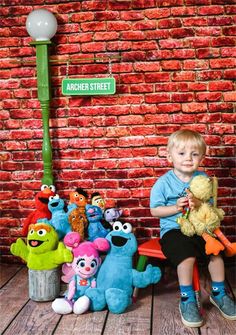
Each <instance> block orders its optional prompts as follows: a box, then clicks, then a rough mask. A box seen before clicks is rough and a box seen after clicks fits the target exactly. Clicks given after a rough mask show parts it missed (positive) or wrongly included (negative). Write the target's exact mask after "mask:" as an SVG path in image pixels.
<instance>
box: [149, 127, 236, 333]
mask: <svg viewBox="0 0 236 335" xmlns="http://www.w3.org/2000/svg"><path fill="white" fill-rule="evenodd" d="M205 152H206V144H205V142H204V139H203V138H202V136H201V135H200V134H199V133H197V132H195V131H192V130H188V129H185V130H178V131H177V132H175V133H173V134H172V135H171V136H170V138H169V141H168V145H167V158H168V161H169V162H171V163H172V164H173V169H172V170H170V171H168V172H167V173H165V174H164V175H163V176H161V177H160V178H159V179H158V180H157V182H156V183H155V184H154V186H153V188H152V190H151V197H150V207H151V214H152V215H153V216H155V217H159V218H160V237H161V246H162V251H163V253H164V255H165V256H166V257H167V259H169V260H170V262H171V263H172V264H173V265H174V266H176V267H177V275H178V280H179V287H180V293H181V300H180V304H179V310H180V314H181V319H182V322H183V324H184V325H186V326H189V327H200V326H201V325H202V324H203V319H202V317H201V315H200V314H199V311H198V307H197V304H196V299H195V294H194V291H193V287H192V275H193V265H194V262H195V258H196V257H201V258H203V257H204V258H205V259H206V260H207V261H208V262H209V263H208V269H209V272H210V276H211V279H212V293H211V295H210V301H211V303H212V304H213V305H215V306H216V307H217V308H218V309H219V311H220V312H221V314H222V315H223V316H224V317H225V318H226V319H229V320H236V304H235V303H234V302H233V301H232V300H231V299H230V297H229V296H228V295H227V294H226V292H225V285H224V280H225V275H224V272H225V270H224V262H223V259H222V257H221V255H217V256H214V255H210V256H206V254H205V241H204V240H203V238H202V237H200V236H197V235H194V236H193V237H188V236H185V235H183V234H182V233H181V231H180V226H179V225H178V224H177V221H176V219H177V218H178V216H181V214H182V213H181V210H182V209H183V208H185V207H187V206H188V207H189V208H190V209H194V208H198V207H199V206H200V205H201V201H200V200H198V199H196V198H194V197H193V195H192V194H191V193H189V192H188V194H187V193H186V189H188V188H189V183H190V181H191V179H192V178H193V177H195V176H197V175H199V174H204V175H206V174H205V173H204V172H202V171H198V167H199V165H200V162H201V160H202V158H203V157H204V155H205Z"/></svg>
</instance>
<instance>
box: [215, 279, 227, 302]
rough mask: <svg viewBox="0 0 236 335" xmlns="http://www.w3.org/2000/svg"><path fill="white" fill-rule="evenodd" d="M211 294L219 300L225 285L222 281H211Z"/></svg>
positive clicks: (223, 292)
mask: <svg viewBox="0 0 236 335" xmlns="http://www.w3.org/2000/svg"><path fill="white" fill-rule="evenodd" d="M211 294H212V296H213V297H214V298H215V299H221V298H222V297H223V296H224V295H225V294H226V293H225V283H224V282H223V281H221V282H217V281H213V282H212V283H211Z"/></svg>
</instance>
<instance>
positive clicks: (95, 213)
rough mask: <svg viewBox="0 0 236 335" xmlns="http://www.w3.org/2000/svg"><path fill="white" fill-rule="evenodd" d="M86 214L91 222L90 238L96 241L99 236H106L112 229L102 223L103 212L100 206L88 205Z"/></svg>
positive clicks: (89, 228)
mask: <svg viewBox="0 0 236 335" xmlns="http://www.w3.org/2000/svg"><path fill="white" fill-rule="evenodd" d="M85 211H86V216H87V219H88V222H89V225H88V239H89V240H90V241H94V240H95V238H98V237H106V235H107V234H108V233H109V231H110V230H108V229H106V228H104V227H103V225H102V222H101V221H102V218H103V212H102V209H101V208H100V207H98V206H93V205H86V206H85Z"/></svg>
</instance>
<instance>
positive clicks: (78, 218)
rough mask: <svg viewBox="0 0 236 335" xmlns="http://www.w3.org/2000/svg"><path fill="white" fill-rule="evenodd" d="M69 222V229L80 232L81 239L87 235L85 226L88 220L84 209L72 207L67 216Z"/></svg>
mask: <svg viewBox="0 0 236 335" xmlns="http://www.w3.org/2000/svg"><path fill="white" fill-rule="evenodd" d="M68 220H69V223H70V225H71V229H72V231H74V232H77V233H79V234H80V238H81V239H82V240H84V239H85V237H87V230H86V229H87V226H88V220H87V216H86V214H85V209H84V208H83V207H76V208H74V209H73V210H72V211H71V212H70V213H69V216H68Z"/></svg>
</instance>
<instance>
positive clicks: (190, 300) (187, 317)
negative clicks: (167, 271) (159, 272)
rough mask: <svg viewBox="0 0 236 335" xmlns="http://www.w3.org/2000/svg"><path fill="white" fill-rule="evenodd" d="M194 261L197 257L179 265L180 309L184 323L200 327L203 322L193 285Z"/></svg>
mask: <svg viewBox="0 0 236 335" xmlns="http://www.w3.org/2000/svg"><path fill="white" fill-rule="evenodd" d="M194 262H195V258H193V257H189V258H187V259H185V260H184V261H182V262H181V263H180V264H179V265H178V266H177V274H178V279H179V284H180V293H181V300H180V304H179V310H180V314H181V319H182V322H183V324H184V325H186V326H188V327H200V326H201V325H202V324H203V319H202V317H201V315H200V313H199V309H198V306H197V302H196V297H195V293H194V290H193V286H192V276H193V265H194Z"/></svg>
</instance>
